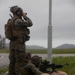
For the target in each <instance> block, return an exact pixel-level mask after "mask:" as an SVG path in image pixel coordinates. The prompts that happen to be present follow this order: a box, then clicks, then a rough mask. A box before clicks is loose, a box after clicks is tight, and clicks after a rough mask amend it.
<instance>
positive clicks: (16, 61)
mask: <svg viewBox="0 0 75 75" xmlns="http://www.w3.org/2000/svg"><path fill="white" fill-rule="evenodd" d="M10 12H11V13H12V14H13V16H12V18H11V19H9V20H8V22H7V23H8V24H10V26H9V27H10V28H11V29H10V28H8V29H10V35H11V36H10V38H8V39H9V40H10V43H9V48H10V54H9V60H10V64H9V75H22V68H23V67H24V62H25V52H26V45H25V42H26V41H28V40H29V38H30V37H29V35H28V34H29V29H28V27H31V26H32V25H33V23H32V21H31V19H30V18H28V17H27V13H24V12H23V10H22V9H21V8H20V7H18V6H12V7H11V8H10ZM5 28H7V25H6V26H5ZM7 32H8V31H7ZM7 32H5V34H7ZM8 33H9V32H8ZM7 35H9V34H7ZM7 37H9V36H6V38H7Z"/></svg>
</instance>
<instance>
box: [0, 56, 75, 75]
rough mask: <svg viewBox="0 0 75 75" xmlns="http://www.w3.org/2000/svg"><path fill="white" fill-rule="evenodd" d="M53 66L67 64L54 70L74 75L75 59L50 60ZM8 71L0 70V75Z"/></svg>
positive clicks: (55, 58)
mask: <svg viewBox="0 0 75 75" xmlns="http://www.w3.org/2000/svg"><path fill="white" fill-rule="evenodd" d="M52 62H53V63H55V64H66V63H67V64H68V65H66V66H64V67H63V68H60V69H56V70H62V71H65V72H66V73H68V75H75V57H54V58H53V60H52ZM7 70H8V68H6V67H5V68H1V69H0V74H1V73H4V72H6V71H7Z"/></svg>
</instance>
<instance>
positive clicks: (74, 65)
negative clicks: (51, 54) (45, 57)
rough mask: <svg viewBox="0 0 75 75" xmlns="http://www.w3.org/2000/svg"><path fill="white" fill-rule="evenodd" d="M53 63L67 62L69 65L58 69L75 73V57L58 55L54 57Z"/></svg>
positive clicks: (69, 73)
mask: <svg viewBox="0 0 75 75" xmlns="http://www.w3.org/2000/svg"><path fill="white" fill-rule="evenodd" d="M53 63H56V64H65V63H67V64H68V65H66V66H64V67H63V68H61V69H57V70H62V71H65V72H67V73H68V75H75V57H57V58H53Z"/></svg>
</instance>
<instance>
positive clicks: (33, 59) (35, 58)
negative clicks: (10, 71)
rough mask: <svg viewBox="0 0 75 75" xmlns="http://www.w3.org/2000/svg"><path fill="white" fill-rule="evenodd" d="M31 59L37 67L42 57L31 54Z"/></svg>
mask: <svg viewBox="0 0 75 75" xmlns="http://www.w3.org/2000/svg"><path fill="white" fill-rule="evenodd" d="M31 61H32V63H33V64H34V65H35V66H36V67H39V66H40V64H41V62H42V58H41V57H39V56H38V55H34V56H32V58H31Z"/></svg>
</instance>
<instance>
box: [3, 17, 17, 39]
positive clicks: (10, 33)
mask: <svg viewBox="0 0 75 75" xmlns="http://www.w3.org/2000/svg"><path fill="white" fill-rule="evenodd" d="M16 19H17V18H11V19H9V20H8V21H7V24H5V29H4V30H5V37H6V38H7V39H9V40H10V39H11V38H12V37H13V30H12V25H13V23H14V21H15V20H16Z"/></svg>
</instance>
